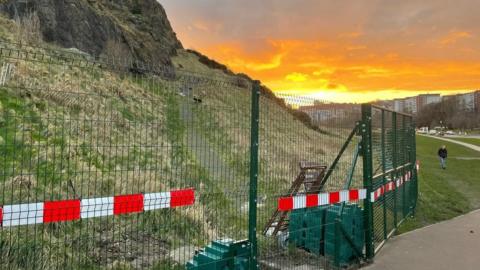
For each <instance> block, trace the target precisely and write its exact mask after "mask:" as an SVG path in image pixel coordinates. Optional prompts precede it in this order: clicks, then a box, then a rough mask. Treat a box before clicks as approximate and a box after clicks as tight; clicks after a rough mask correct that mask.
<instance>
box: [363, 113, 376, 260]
mask: <svg viewBox="0 0 480 270" xmlns="http://www.w3.org/2000/svg"><path fill="white" fill-rule="evenodd" d="M361 133H362V154H363V155H362V156H363V187H364V188H365V189H366V190H367V198H366V200H365V219H364V223H365V224H364V225H365V251H366V254H365V255H366V258H367V260H369V259H372V258H373V257H374V256H375V247H374V243H373V241H374V239H373V204H372V201H371V193H372V177H373V164H372V105H371V104H362V126H361Z"/></svg>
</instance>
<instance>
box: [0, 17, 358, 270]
mask: <svg viewBox="0 0 480 270" xmlns="http://www.w3.org/2000/svg"><path fill="white" fill-rule="evenodd" d="M0 20H1V21H0V35H1V36H0V38H1V39H2V40H5V41H8V42H0V46H1V47H2V50H1V55H0V61H1V63H0V64H1V66H2V72H6V70H7V69H8V70H10V72H6V74H7V76H6V77H5V81H4V83H3V84H2V85H1V86H0V102H1V103H0V104H1V106H0V136H1V139H0V164H1V166H0V170H1V179H0V192H1V193H0V194H1V197H0V200H1V201H0V204H2V205H9V204H16V203H29V202H43V201H48V200H59V199H74V198H95V197H102V196H113V195H119V194H133V193H143V192H161V191H169V190H173V189H181V188H187V187H193V188H195V189H196V198H197V202H196V204H195V205H194V206H192V207H186V208H178V209H163V210H158V211H153V212H149V213H142V214H137V215H131V216H121V217H114V218H113V217H107V218H96V219H88V220H81V221H75V222H69V223H57V224H47V225H44V224H42V225H30V226H20V227H11V228H7V227H5V228H2V229H1V231H0V257H1V258H2V264H3V265H4V266H6V268H7V269H8V268H13V269H58V268H63V269H100V268H104V267H107V266H108V267H109V268H112V269H134V268H152V269H172V268H174V267H179V268H181V267H182V265H183V263H184V261H185V260H188V259H189V258H190V257H191V256H193V254H194V249H195V248H198V247H202V246H204V245H206V244H207V243H208V242H209V241H211V240H213V239H218V238H224V237H229V238H234V239H243V238H246V237H247V216H248V204H247V202H248V191H249V186H248V181H249V177H248V175H249V161H250V159H249V158H250V152H249V150H250V108H251V90H250V89H251V85H250V82H249V81H248V80H246V81H239V78H238V77H236V76H231V75H227V74H225V73H224V72H223V71H221V70H215V69H210V68H209V67H208V66H205V65H204V64H202V63H201V62H199V58H198V57H199V56H198V55H195V54H193V53H190V52H187V51H184V50H181V49H180V50H178V51H177V56H175V57H173V58H172V63H173V65H174V66H175V67H176V70H175V74H174V76H171V74H170V75H169V76H162V75H164V74H160V73H158V72H157V73H155V72H154V73H150V75H147V74H143V75H141V74H131V73H129V72H125V71H122V72H120V71H118V70H112V69H111V68H106V66H105V65H102V64H88V65H84V64H82V63H93V62H91V60H92V59H93V58H92V57H90V56H88V55H85V54H75V53H72V51H71V50H65V49H60V48H56V47H55V46H53V45H48V44H44V43H41V41H39V42H40V43H39V44H40V45H41V46H40V47H33V46H27V45H19V44H14V43H12V42H18V41H21V40H18V36H17V35H15V33H17V28H18V25H17V24H15V23H14V22H12V21H10V20H7V19H3V18H2V19H0ZM17 50H21V52H23V53H21V54H18V53H12V52H16V51H17ZM17 52H18V51H17ZM26 52H28V53H26ZM42 56H47V57H42ZM71 59H76V61H71ZM82 61H83V62H82ZM7 67H8V68H7ZM194 97H195V99H197V101H198V99H201V102H195V101H194V99H193V98H194ZM260 111H261V113H260V115H261V117H260V167H261V168H260V169H261V170H260V179H259V220H258V223H259V224H258V226H259V228H260V227H262V226H263V225H264V223H265V222H266V220H267V219H268V218H269V216H270V214H271V213H272V212H273V210H274V209H275V207H276V199H277V197H278V196H280V195H282V194H284V192H286V190H287V189H288V187H289V186H290V184H291V182H292V181H293V180H294V178H295V177H296V175H297V174H298V173H299V169H298V162H300V161H302V160H307V161H311V162H318V163H321V164H324V165H329V164H331V162H332V161H333V159H334V157H335V156H336V154H337V152H338V150H339V149H340V147H341V146H342V144H343V142H344V140H345V138H346V136H347V135H348V133H349V132H350V130H351V128H353V127H349V126H348V127H347V126H339V125H335V123H331V125H330V126H323V127H321V131H319V130H314V129H312V128H311V126H309V125H306V124H305V122H303V121H301V120H299V118H298V117H297V116H295V115H294V114H292V113H291V111H290V110H287V109H286V108H285V106H284V105H283V104H280V103H279V102H278V101H277V100H273V99H271V98H268V97H266V96H262V98H261V103H260ZM352 153H353V146H352V147H350V148H349V149H348V151H347V153H346V154H345V157H344V158H342V159H341V161H340V164H339V166H338V167H337V169H336V170H335V172H334V174H333V176H332V179H331V181H329V182H328V183H327V186H326V189H335V190H336V189H339V188H341V187H342V186H343V184H344V182H345V175H346V171H347V170H348V168H349V166H350V165H351V158H352ZM358 171H361V168H360V169H358ZM355 179H356V180H355V181H354V185H356V186H359V185H360V184H359V183H360V182H361V177H360V176H359V174H358V173H356V174H355ZM267 240H268V239H267ZM270 248H272V247H270ZM179 249H181V250H182V251H178V250H179Z"/></svg>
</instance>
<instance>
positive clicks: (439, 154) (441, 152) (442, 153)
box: [438, 148, 448, 158]
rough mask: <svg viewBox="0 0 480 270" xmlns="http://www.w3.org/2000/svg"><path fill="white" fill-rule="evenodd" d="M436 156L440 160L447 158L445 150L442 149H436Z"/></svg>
mask: <svg viewBox="0 0 480 270" xmlns="http://www.w3.org/2000/svg"><path fill="white" fill-rule="evenodd" d="M438 156H439V157H441V158H447V156H448V152H447V149H443V148H440V149H438Z"/></svg>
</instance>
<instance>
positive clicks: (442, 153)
mask: <svg viewBox="0 0 480 270" xmlns="http://www.w3.org/2000/svg"><path fill="white" fill-rule="evenodd" d="M447 156H448V151H447V147H446V146H445V145H442V147H441V148H440V149H438V157H439V158H440V166H442V169H444V170H445V169H446V168H447Z"/></svg>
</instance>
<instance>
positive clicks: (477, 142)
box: [449, 138, 480, 146]
mask: <svg viewBox="0 0 480 270" xmlns="http://www.w3.org/2000/svg"><path fill="white" fill-rule="evenodd" d="M449 139H451V140H455V141H460V142H464V143H469V144H473V145H476V146H480V139H478V138H449Z"/></svg>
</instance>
